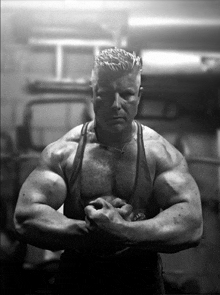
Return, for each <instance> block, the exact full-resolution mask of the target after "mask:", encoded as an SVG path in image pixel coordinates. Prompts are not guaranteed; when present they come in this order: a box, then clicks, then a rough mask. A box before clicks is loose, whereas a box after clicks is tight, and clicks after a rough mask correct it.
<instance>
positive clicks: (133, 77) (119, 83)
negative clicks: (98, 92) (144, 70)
mask: <svg viewBox="0 0 220 295" xmlns="http://www.w3.org/2000/svg"><path fill="white" fill-rule="evenodd" d="M140 81H141V75H140V73H137V72H130V73H126V74H118V73H116V74H113V75H108V74H107V73H105V74H104V73H103V74H102V75H101V73H100V75H98V79H97V88H99V89H100V88H103V89H106V88H107V89H112V88H114V89H115V88H117V89H118V88H120V89H126V88H134V89H135V90H136V89H138V88H139V87H140Z"/></svg>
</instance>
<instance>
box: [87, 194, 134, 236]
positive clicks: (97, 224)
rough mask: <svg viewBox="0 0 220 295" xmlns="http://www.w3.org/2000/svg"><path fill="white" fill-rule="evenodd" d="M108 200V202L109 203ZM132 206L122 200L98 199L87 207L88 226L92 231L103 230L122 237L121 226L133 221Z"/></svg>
mask: <svg viewBox="0 0 220 295" xmlns="http://www.w3.org/2000/svg"><path fill="white" fill-rule="evenodd" d="M107 200H108V201H107ZM132 209H133V208H132V206H131V205H129V204H127V203H126V202H125V201H123V200H122V199H120V198H115V199H113V200H112V199H111V198H110V199H108V198H105V199H104V198H101V197H100V198H97V199H96V200H94V201H91V202H90V203H89V204H88V205H87V206H86V207H85V209H84V210H85V214H86V218H85V220H86V224H87V226H88V229H89V230H90V231H97V230H101V231H104V232H105V233H107V234H110V235H113V236H117V237H120V233H121V225H123V223H125V221H131V220H132V217H133V213H132Z"/></svg>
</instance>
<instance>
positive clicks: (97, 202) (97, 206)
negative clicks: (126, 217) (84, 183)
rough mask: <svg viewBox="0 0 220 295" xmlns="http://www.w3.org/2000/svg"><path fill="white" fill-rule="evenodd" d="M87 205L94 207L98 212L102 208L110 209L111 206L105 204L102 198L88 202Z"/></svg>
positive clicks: (107, 203)
mask: <svg viewBox="0 0 220 295" xmlns="http://www.w3.org/2000/svg"><path fill="white" fill-rule="evenodd" d="M89 205H92V206H94V207H95V209H97V210H99V209H102V208H110V207H112V205H111V204H110V203H109V202H107V201H106V200H104V199H102V198H97V199H95V200H93V201H91V202H89Z"/></svg>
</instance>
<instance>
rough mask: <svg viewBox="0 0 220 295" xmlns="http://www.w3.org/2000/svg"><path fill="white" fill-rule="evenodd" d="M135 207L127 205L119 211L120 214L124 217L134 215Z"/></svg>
mask: <svg viewBox="0 0 220 295" xmlns="http://www.w3.org/2000/svg"><path fill="white" fill-rule="evenodd" d="M132 210H133V207H132V206H131V205H130V204H126V205H124V206H122V207H121V208H119V209H118V212H119V213H120V215H122V216H129V215H130V214H131V213H132Z"/></svg>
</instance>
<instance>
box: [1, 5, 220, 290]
mask: <svg viewBox="0 0 220 295" xmlns="http://www.w3.org/2000/svg"><path fill="white" fill-rule="evenodd" d="M110 47H120V48H124V49H126V50H128V51H131V52H133V51H135V52H136V53H137V54H138V55H140V56H141V57H142V61H143V71H142V86H143V88H144V92H143V95H142V98H141V102H140V105H139V111H138V114H137V117H136V120H137V121H139V122H141V123H142V124H145V125H147V126H149V127H150V128H152V129H154V130H156V131H157V132H158V133H159V134H161V135H163V136H164V137H165V138H166V139H167V140H168V141H169V142H171V143H172V144H173V145H174V146H175V147H176V148H177V149H179V150H180V151H181V152H182V154H183V155H184V156H185V157H186V160H187V163H188V165H189V170H190V172H191V174H192V175H193V177H194V178H195V180H196V182H197V184H198V187H199V190H200V193H201V201H202V209H203V220H204V232H203V238H202V241H201V242H200V244H199V245H198V246H197V247H194V248H191V249H187V250H183V251H180V252H177V253H174V254H161V257H162V261H163V276H164V281H165V289H166V294H220V1H217V0H207V1H205V0H204V1H202V0H201V1H199V0H192V1H190V0H157V1H153V0H145V1H120V0H118V1H101V0H100V1H80V0H78V1H71V0H59V1H58V0H57V1H8V0H2V1H1V198H0V204H1V207H0V208H1V213H0V216H1V232H0V234H1V245H0V246H1V247H0V255H1V256H0V259H1V262H0V263H1V274H0V278H1V294H4V295H7V294H17V293H16V289H17V286H19V285H20V286H22V288H23V294H24V295H31V294H53V283H54V276H55V274H56V271H57V268H58V264H59V257H60V255H61V253H62V251H55V252H53V251H50V250H48V249H40V248H37V247H34V246H32V245H29V244H24V243H22V242H21V241H19V240H17V239H16V235H15V234H14V224H13V213H14V208H15V205H16V202H17V198H18V193H19V190H20V188H21V186H22V184H23V182H24V180H25V179H26V178H27V176H28V175H29V174H30V173H31V171H32V170H33V169H34V168H35V167H36V165H37V161H38V158H39V155H40V153H41V151H42V150H43V149H44V148H45V147H46V146H47V145H48V144H50V143H52V142H53V141H55V140H57V139H58V138H60V137H61V136H62V135H64V134H65V133H66V132H67V131H69V130H70V129H71V128H73V127H74V126H76V125H79V124H82V123H84V122H86V121H89V120H92V119H93V117H94V114H93V110H92V103H91V89H90V80H89V79H90V74H91V69H92V65H93V58H94V56H95V55H96V54H98V53H99V52H100V50H102V49H105V48H110ZM59 210H60V212H62V207H61V208H60V209H59ZM10 292H11V293H10ZM103 295H104V294H103Z"/></svg>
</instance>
